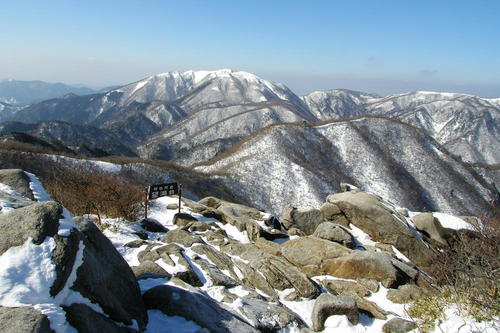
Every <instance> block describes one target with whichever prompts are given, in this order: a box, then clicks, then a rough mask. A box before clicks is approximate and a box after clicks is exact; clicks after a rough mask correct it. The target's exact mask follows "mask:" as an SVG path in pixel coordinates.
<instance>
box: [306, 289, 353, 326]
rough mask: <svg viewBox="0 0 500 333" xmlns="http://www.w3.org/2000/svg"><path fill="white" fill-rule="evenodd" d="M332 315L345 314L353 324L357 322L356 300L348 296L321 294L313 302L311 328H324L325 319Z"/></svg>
mask: <svg viewBox="0 0 500 333" xmlns="http://www.w3.org/2000/svg"><path fill="white" fill-rule="evenodd" d="M332 315H346V316H347V319H349V321H350V322H351V323H353V324H357V323H358V322H359V313H358V308H357V307H356V302H355V301H354V299H352V298H351V297H349V296H333V295H329V294H321V295H320V296H319V297H318V298H317V299H316V302H315V303H314V308H313V311H312V314H311V319H312V323H313V329H314V330H315V331H322V330H324V329H325V320H326V318H328V317H329V316H332Z"/></svg>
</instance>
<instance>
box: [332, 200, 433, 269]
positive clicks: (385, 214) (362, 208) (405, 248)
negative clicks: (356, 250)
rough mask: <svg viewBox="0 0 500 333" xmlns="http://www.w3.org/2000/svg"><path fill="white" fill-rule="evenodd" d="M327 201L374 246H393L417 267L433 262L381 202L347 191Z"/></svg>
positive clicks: (428, 253)
mask: <svg viewBox="0 0 500 333" xmlns="http://www.w3.org/2000/svg"><path fill="white" fill-rule="evenodd" d="M327 201H328V202H330V203H332V204H334V205H336V206H337V207H339V209H340V210H341V211H342V213H343V214H344V215H345V216H346V217H347V219H348V221H349V222H350V223H352V224H354V225H355V226H356V227H358V228H360V229H362V230H363V231H364V232H366V233H368V235H370V237H371V238H372V239H373V240H374V241H377V242H382V243H386V244H391V245H394V246H395V247H396V248H397V249H399V250H400V251H401V252H402V253H403V254H404V255H406V256H407V257H408V258H410V259H411V260H412V261H413V262H415V263H416V264H418V265H423V266H427V265H429V264H430V263H431V262H432V259H433V257H434V252H433V251H432V250H431V249H430V247H428V246H427V245H426V244H425V243H424V242H423V241H422V240H421V239H420V238H419V237H418V236H417V235H416V234H415V233H414V232H413V231H412V230H411V229H410V227H409V226H408V225H407V224H406V222H405V221H404V220H403V219H402V218H400V217H398V214H397V212H395V211H392V210H391V209H390V208H388V207H387V206H386V205H384V204H383V201H382V200H381V199H380V198H379V197H377V196H375V195H373V194H368V193H364V192H359V191H349V192H343V193H337V194H333V195H329V196H328V197H327Z"/></svg>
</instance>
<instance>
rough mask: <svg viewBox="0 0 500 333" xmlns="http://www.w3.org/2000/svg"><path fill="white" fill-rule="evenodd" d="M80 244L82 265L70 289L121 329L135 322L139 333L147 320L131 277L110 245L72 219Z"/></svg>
mask: <svg viewBox="0 0 500 333" xmlns="http://www.w3.org/2000/svg"><path fill="white" fill-rule="evenodd" d="M73 220H74V221H75V223H77V225H78V230H79V231H80V233H81V234H80V238H81V239H82V240H83V244H84V246H85V249H84V251H83V263H82V264H81V265H80V267H79V268H78V270H77V277H76V281H75V283H74V284H73V286H72V289H74V290H75V291H78V292H80V293H81V294H82V296H83V297H86V298H88V299H90V300H91V301H92V302H93V303H97V304H99V305H100V306H101V308H102V309H103V310H104V312H105V313H106V314H108V315H109V317H110V318H111V319H112V320H114V321H117V322H122V323H124V324H125V325H132V320H134V319H135V320H136V321H137V323H138V325H139V330H142V329H144V328H145V326H146V323H147V320H148V317H147V312H146V309H145V307H144V303H143V301H142V297H141V291H140V289H139V285H138V284H137V280H136V278H135V275H134V273H133V272H132V270H131V269H130V267H129V265H128V264H127V262H126V261H125V260H124V259H123V257H122V256H121V255H120V254H119V253H118V251H117V250H116V249H115V247H114V246H113V244H111V242H110V241H109V239H107V238H106V237H105V236H104V235H103V234H102V233H101V231H100V230H99V229H98V228H97V227H96V226H95V225H94V224H93V223H92V222H90V221H88V220H85V219H81V218H80V219H77V218H74V219H73Z"/></svg>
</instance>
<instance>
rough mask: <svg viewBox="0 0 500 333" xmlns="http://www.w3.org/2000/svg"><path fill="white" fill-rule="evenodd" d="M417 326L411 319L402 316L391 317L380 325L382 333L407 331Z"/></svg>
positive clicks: (405, 332) (402, 332)
mask: <svg viewBox="0 0 500 333" xmlns="http://www.w3.org/2000/svg"><path fill="white" fill-rule="evenodd" d="M416 328H417V324H416V323H415V322H413V321H409V320H405V319H402V318H392V319H391V320H389V321H388V322H387V323H385V324H384V326H383V327H382V331H383V332H384V333H407V332H410V331H412V330H414V329H416Z"/></svg>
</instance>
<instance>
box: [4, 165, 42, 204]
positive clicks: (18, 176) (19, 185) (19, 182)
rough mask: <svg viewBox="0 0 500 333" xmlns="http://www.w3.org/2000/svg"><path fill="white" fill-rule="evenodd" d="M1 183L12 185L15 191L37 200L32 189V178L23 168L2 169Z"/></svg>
mask: <svg viewBox="0 0 500 333" xmlns="http://www.w3.org/2000/svg"><path fill="white" fill-rule="evenodd" d="M0 183H2V184H5V185H8V186H10V187H11V188H12V189H13V190H14V191H16V192H17V193H19V194H21V195H23V196H25V197H26V198H28V199H31V200H35V197H34V196H33V192H32V191H31V189H30V179H29V177H28V176H27V175H26V173H25V172H24V171H23V170H21V169H2V170H0Z"/></svg>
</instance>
